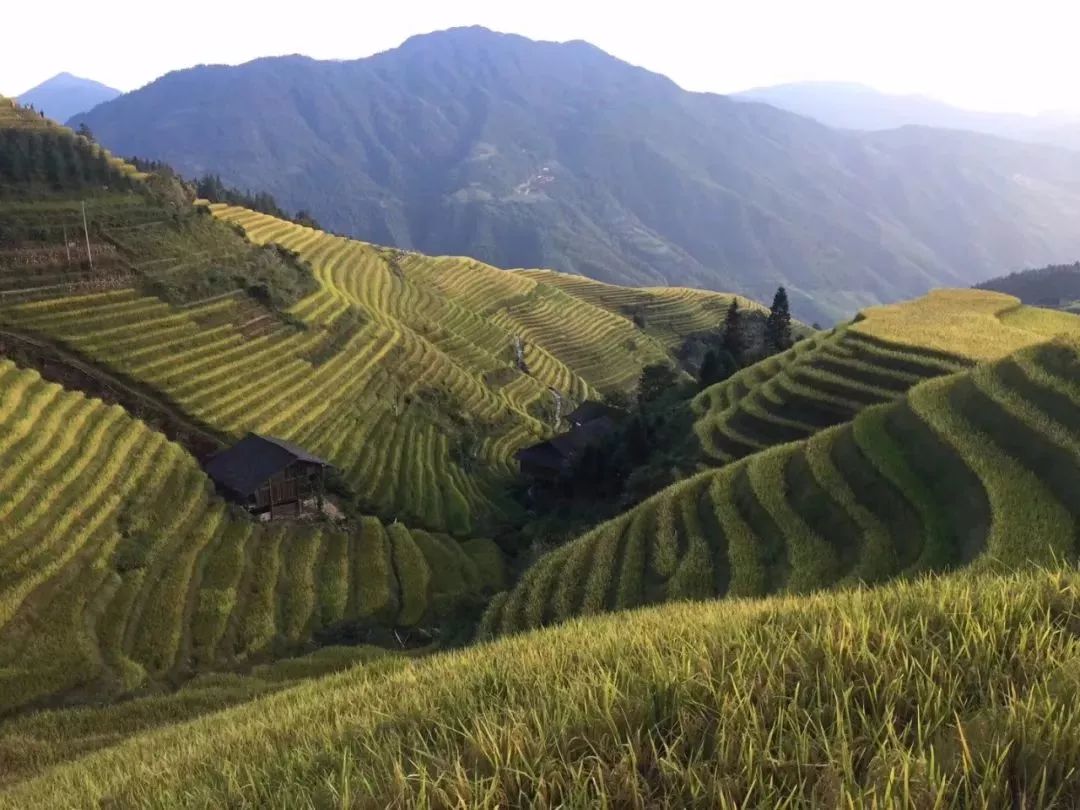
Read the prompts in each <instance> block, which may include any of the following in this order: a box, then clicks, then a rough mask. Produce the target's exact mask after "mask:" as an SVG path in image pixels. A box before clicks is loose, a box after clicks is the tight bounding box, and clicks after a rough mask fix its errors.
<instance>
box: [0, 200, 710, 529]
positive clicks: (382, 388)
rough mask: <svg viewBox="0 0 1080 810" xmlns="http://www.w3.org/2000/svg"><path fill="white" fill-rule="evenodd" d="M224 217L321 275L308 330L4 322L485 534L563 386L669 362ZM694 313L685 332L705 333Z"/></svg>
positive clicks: (437, 517) (578, 328)
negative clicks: (521, 451) (517, 462)
mask: <svg viewBox="0 0 1080 810" xmlns="http://www.w3.org/2000/svg"><path fill="white" fill-rule="evenodd" d="M210 207H211V208H212V210H213V213H214V215H215V216H217V217H219V218H220V219H222V220H223V221H226V222H230V223H234V224H235V225H237V226H240V227H241V228H243V230H244V232H245V233H246V235H247V237H248V239H249V240H251V241H252V242H253V243H255V244H276V245H280V246H281V247H283V248H286V249H288V250H290V251H294V252H295V253H296V254H297V255H298V256H299V258H300V260H301V261H303V262H305V263H306V264H307V265H308V266H310V268H311V270H312V272H313V273H314V275H315V277H316V279H317V280H318V284H319V286H318V289H317V291H316V292H314V293H313V294H311V295H308V296H306V297H304V298H302V299H301V300H300V301H299V302H298V303H297V304H295V306H293V307H292V309H291V312H290V314H291V315H292V316H293V317H294V318H295V319H296V322H297V323H298V324H299V325H290V324H288V323H285V322H283V321H281V320H275V319H272V318H269V317H268V316H267V315H266V313H265V312H264V313H262V315H261V316H260V315H259V313H258V312H257V311H253V312H252V313H251V314H250V316H248V315H246V314H245V313H246V309H245V308H246V307H247V308H250V307H249V303H245V302H246V297H245V296H243V295H230V296H212V297H210V298H207V299H205V300H202V301H196V302H194V303H192V304H189V305H186V306H183V307H177V306H171V305H169V304H167V303H165V302H164V301H162V300H160V299H158V298H155V297H152V296H148V295H142V294H140V293H138V292H136V290H135V289H133V288H122V289H116V290H108V291H105V292H101V293H96V294H87V295H75V296H72V295H63V294H61V295H59V296H50V297H46V298H45V299H44V300H39V301H27V302H19V301H16V302H13V303H11V304H9V305H7V306H3V302H2V301H0V323H7V324H9V325H10V326H12V327H15V328H18V329H19V330H22V331H24V332H30V333H34V334H39V335H44V336H47V337H49V338H52V339H56V340H59V341H61V342H63V343H65V344H67V345H69V346H71V347H73V348H75V349H77V350H79V351H80V352H82V353H84V354H85V355H87V356H89V357H91V358H93V359H95V360H98V361H100V362H103V363H105V364H107V365H108V366H110V367H112V368H114V369H116V370H119V371H121V372H123V373H124V374H126V375H128V376H129V377H131V378H133V379H136V380H138V381H140V382H143V383H147V384H149V385H151V386H153V387H154V388H155V389H157V390H158V391H160V392H162V393H163V394H164V395H165V396H166V397H167V398H168V399H169V400H170V401H171V402H172V403H174V404H175V405H176V406H177V407H179V408H181V409H183V410H185V411H186V412H188V413H189V414H191V415H193V416H194V417H196V418H197V419H199V420H201V421H202V422H204V423H206V424H208V425H211V426H213V427H215V428H217V429H218V430H220V431H222V432H224V433H226V434H230V435H234V436H240V435H243V434H244V433H245V432H247V431H249V430H254V431H257V432H260V433H266V434H271V435H277V436H280V437H282V438H285V439H288V440H290V441H294V442H296V443H299V444H302V445H304V446H305V447H308V448H309V449H310V450H311V451H312V452H315V453H318V454H319V455H322V456H323V457H325V458H327V459H328V460H330V461H331V462H332V463H334V464H335V466H337V467H338V468H339V469H340V470H341V471H342V473H343V475H344V477H345V479H346V481H347V482H348V483H349V485H350V487H351V488H352V489H353V490H354V491H355V492H356V493H357V495H358V496H359V498H360V502H361V505H362V506H363V507H364V509H365V510H366V511H369V512H373V513H377V514H380V515H384V516H386V517H387V518H391V517H393V518H400V519H402V520H403V521H405V522H406V523H408V524H409V525H413V526H422V527H426V528H429V529H432V530H437V531H450V532H453V533H456V534H468V533H470V532H472V531H473V530H474V527H477V526H483V525H486V524H487V523H489V522H490V521H492V520H496V519H498V518H499V517H500V516H503V515H506V514H508V513H509V512H510V511H512V510H513V509H514V508H515V507H514V506H513V505H512V504H511V503H510V502H509V501H508V500H507V498H506V496H505V494H504V487H505V483H506V482H507V480H509V477H510V476H511V475H512V474H513V473H514V470H515V467H514V465H513V462H512V456H513V452H514V451H515V450H516V449H517V448H519V447H521V446H524V445H526V444H529V443H532V442H535V441H538V440H539V439H540V438H541V437H544V436H546V435H548V434H549V432H550V431H551V430H552V429H554V427H555V426H554V425H553V417H554V412H555V406H554V402H555V400H554V397H553V390H554V391H556V392H558V393H559V394H560V395H561V396H562V397H563V399H564V402H566V403H568V404H569V405H570V406H572V405H573V404H576V403H579V402H581V401H583V400H584V399H586V398H590V397H593V398H595V397H599V396H600V395H601V394H602V393H604V392H607V391H615V390H627V389H629V388H631V387H632V386H633V385H634V384H635V383H636V380H637V378H638V376H639V374H640V372H641V369H642V368H643V367H644V366H645V365H647V364H649V363H655V362H665V361H666V360H667V358H668V354H667V349H666V345H665V344H664V343H663V342H662V341H661V340H659V339H657V338H655V337H653V336H651V335H649V334H647V333H645V332H643V331H642V330H640V329H639V328H637V327H635V325H634V324H633V323H632V322H631V321H630V320H629V319H628V318H626V317H623V316H621V315H618V314H615V313H614V312H612V311H610V310H609V309H606V308H603V307H598V306H595V305H593V304H591V303H589V302H587V301H585V300H582V299H581V298H579V297H576V296H574V295H571V294H569V293H567V292H565V291H564V290H563V289H561V288H560V287H559V286H558V285H555V284H549V283H541V282H538V281H537V280H535V279H533V278H530V277H529V275H528V274H521V273H507V272H504V271H500V270H497V269H495V268H492V267H489V266H487V265H484V264H481V263H479V262H475V261H472V260H469V259H460V258H453V257H443V258H429V257H425V256H421V255H418V254H412V253H407V252H403V251H397V250H391V249H386V248H379V247H376V246H373V245H369V244H365V243H362V242H357V241H354V240H348V239H343V238H339V237H335V236H331V235H328V234H325V233H322V232H319V231H314V230H312V229H310V228H304V227H301V226H298V225H294V224H292V223H289V222H286V221H282V220H278V219H275V218H273V217H269V216H266V215H263V214H259V213H256V212H252V211H248V210H246V209H241V208H235V207H229V206H222V205H214V206H210ZM152 226H153V223H152V222H151V223H148V224H147V227H152ZM117 238H118V239H120V240H121V241H122V240H123V238H126V237H125V235H124V234H120V235H118V236H117ZM204 258H206V259H207V261H209V262H210V265H212V264H213V257H204ZM196 259H197V260H199V261H202V260H203V259H200V258H198V257H196ZM208 267H209V265H208ZM138 272H140V273H142V272H148V273H160V272H162V270H161V268H156V267H155V268H143V269H139V270H138ZM712 298H715V299H717V300H720V301H721V302H724V301H726V300H727V299H726V298H725V297H723V296H712V297H711V298H710V297H709V295H708V294H705V299H706V300H712ZM676 309H677V308H676ZM695 317H697V318H698V320H693V318H690V319H689V320H684V321H681V322H680V323H679V325H678V326H677V327H671V329H672V330H675V329H677V328H690V327H691V326H692V327H694V328H697V325H698V323H699V322H700V323H704V322H705V319H704V316H702V315H700V311H699V315H698V316H695ZM672 333H674V332H672ZM517 347H520V348H521V350H522V353H523V358H524V361H525V366H526V373H523V372H522V371H521V370H520V369H519V368H518V364H517ZM564 412H565V411H564Z"/></svg>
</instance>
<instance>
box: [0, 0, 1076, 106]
mask: <svg viewBox="0 0 1080 810" xmlns="http://www.w3.org/2000/svg"><path fill="white" fill-rule="evenodd" d="M5 6H6V8H5V9H4V11H3V23H4V28H5V29H7V30H8V31H10V32H18V35H16V36H12V35H5V36H4V37H3V47H2V48H0V93H2V94H5V95H16V94H18V93H21V92H23V91H24V90H27V89H29V88H30V87H31V86H33V85H35V84H37V83H38V82H40V81H42V80H44V79H46V78H48V77H49V76H52V75H53V74H55V73H58V72H60V71H62V70H67V71H69V72H71V73H75V74H77V75H81V76H86V77H89V78H93V79H97V80H98V81H102V82H105V83H106V84H110V85H112V86H114V87H118V88H120V89H121V90H131V89H134V88H136V87H140V86H141V85H143V84H146V83H147V82H149V81H151V80H153V79H154V78H156V77H158V76H160V75H161V74H163V73H165V72H167V71H169V70H174V69H178V68H183V67H189V66H191V65H195V64H199V63H221V62H224V63H232V64H235V63H239V62H244V61H247V60H249V59H253V58H255V57H258V56H269V55H275V54H286V53H303V54H307V55H309V56H313V57H316V58H321V59H331V58H337V59H352V58H357V57H361V56H367V55H369V54H372V53H375V52H378V51H382V50H386V49H388V48H392V47H394V46H396V45H398V44H400V43H401V42H402V40H404V39H406V38H407V37H409V36H411V35H413V34H418V33H424V32H427V31H432V30H437V29H441V28H448V27H451V26H455V25H471V24H481V25H486V26H488V27H489V28H494V29H496V30H500V31H508V32H513V33H518V34H524V35H525V36H529V37H532V38H534V39H553V40H567V39H586V40H589V41H590V42H592V43H594V44H595V45H598V46H600V47H601V48H603V49H604V50H606V51H608V52H610V53H612V54H614V55H615V56H618V57H620V58H621V59H625V60H626V61H629V62H633V63H635V64H638V65H641V66H643V67H647V68H649V69H651V70H655V71H658V72H660V73H664V74H666V75H668V76H670V77H671V78H672V79H674V80H675V81H676V82H678V83H679V84H681V85H682V86H683V87H686V88H688V89H691V90H712V91H716V92H730V91H734V90H741V89H745V88H748V87H752V86H758V85H767V84H777V83H781V82H790V81H800V80H833V79H839V80H846V81H858V82H863V83H866V84H870V85H873V86H875V87H877V88H879V89H881V90H885V91H888V92H902V93H921V94H925V95H931V96H935V97H937V98H940V99H943V100H945V101H948V102H951V103H953V104H957V105H960V106H966V107H971V108H976V109H987V110H1012V111H1017V112H1038V111H1040V110H1046V109H1068V110H1074V111H1077V110H1080V90H1078V87H1077V83H1076V79H1075V77H1076V75H1077V69H1076V47H1077V45H1076V43H1077V33H1076V32H1077V30H1078V29H1077V25H1078V23H1080V9H1074V8H1073V6H1080V3H1077V2H1076V0H1022V1H1021V0H1016V1H1015V2H998V0H981V1H978V2H977V1H976V0H904V1H903V2H879V1H878V0H740V1H739V2H727V1H726V0H713V1H712V2H707V1H703V2H696V3H691V2H685V1H684V0H651V1H650V2H648V3H637V2H618V0H607V1H606V2H590V1H589V0H576V1H575V2H565V0H539V1H538V2H528V3H523V2H515V0H501V2H496V1H495V0H452V1H448V0H423V1H417V0H414V2H408V0H381V2H377V3H375V2H368V1H367V0H355V1H354V2H329V1H328V0H290V2H251V1H250V0H241V1H239V2H238V1H237V0H213V2H208V1H207V0H180V2H175V1H174V2H170V3H168V4H167V5H165V4H161V5H160V6H159V4H158V3H147V2H134V0H96V1H95V2H84V1H81V2H78V3H75V2H69V0H59V2H56V1H55V0H54V2H45V1H43V0H37V1H36V2H35V0H30V2H11V3H5ZM158 8H161V10H157V9H158Z"/></svg>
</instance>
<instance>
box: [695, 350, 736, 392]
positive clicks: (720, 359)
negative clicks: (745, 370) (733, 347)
mask: <svg viewBox="0 0 1080 810" xmlns="http://www.w3.org/2000/svg"><path fill="white" fill-rule="evenodd" d="M738 370H739V367H738V365H737V364H736V362H735V358H734V357H732V356H731V352H729V351H728V350H727V349H709V351H708V352H706V353H705V359H704V360H702V361H701V370H700V371H699V372H698V382H699V383H700V385H701V387H702V388H708V387H709V386H710V385H716V384H717V383H721V382H723V381H724V380H726V379H727V378H728V377H730V376H731V375H732V374H734V373H735V372H736V371H738Z"/></svg>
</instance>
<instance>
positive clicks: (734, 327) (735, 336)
mask: <svg viewBox="0 0 1080 810" xmlns="http://www.w3.org/2000/svg"><path fill="white" fill-rule="evenodd" d="M741 317H742V316H741V313H740V312H739V300H738V299H737V298H732V299H731V306H729V307H728V310H727V315H726V316H724V350H725V351H726V352H727V353H728V354H730V355H731V357H732V358H733V359H734V360H735V363H736V364H739V363H741V362H742V355H743V352H744V351H746V340H745V338H744V337H743V331H742V323H741Z"/></svg>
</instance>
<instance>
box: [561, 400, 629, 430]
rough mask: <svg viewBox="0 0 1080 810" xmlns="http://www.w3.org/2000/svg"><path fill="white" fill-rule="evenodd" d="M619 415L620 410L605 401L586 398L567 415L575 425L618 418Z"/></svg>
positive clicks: (568, 420)
mask: <svg viewBox="0 0 1080 810" xmlns="http://www.w3.org/2000/svg"><path fill="white" fill-rule="evenodd" d="M618 415H619V410H618V409H617V408H613V407H611V406H610V405H605V404H604V403H603V402H594V401H592V400H586V401H585V402H582V403H581V404H580V405H578V406H577V407H576V408H574V410H572V411H570V413H568V414H567V415H566V421H567V422H569V423H570V424H571V425H573V426H574V427H581V426H582V425H584V424H587V423H589V422H594V421H596V420H598V419H604V418H607V419H617V418H618Z"/></svg>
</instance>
